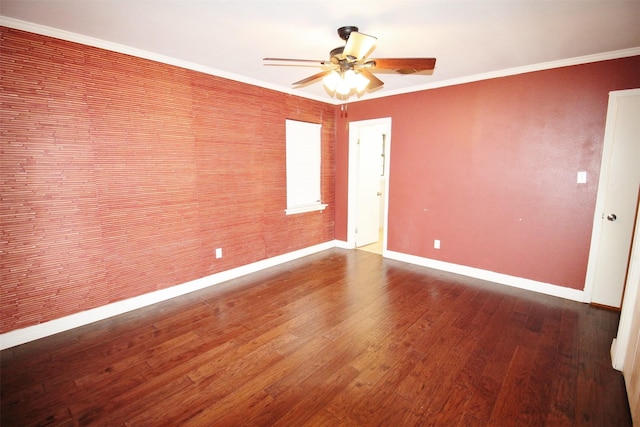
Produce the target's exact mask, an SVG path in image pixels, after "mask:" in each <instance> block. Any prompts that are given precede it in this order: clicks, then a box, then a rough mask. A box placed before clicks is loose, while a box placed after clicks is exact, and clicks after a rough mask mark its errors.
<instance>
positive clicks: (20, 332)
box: [0, 241, 336, 350]
mask: <svg viewBox="0 0 640 427" xmlns="http://www.w3.org/2000/svg"><path fill="white" fill-rule="evenodd" d="M334 247H336V242H335V241H329V242H325V243H321V244H318V245H315V246H310V247H308V248H304V249H300V250H297V251H294V252H289V253H287V254H283V255H278V256H275V257H273V258H268V259H264V260H261V261H257V262H254V263H252V264H247V265H243V266H241V267H237V268H233V269H231V270H226V271H222V272H220V273H215V274H212V275H210V276H207V277H202V278H200V279H196V280H192V281H190V282H186V283H182V284H180V285H176V286H172V287H170V288H166V289H160V290H158V291H154V292H149V293H147V294H144V295H140V296H137V297H133V298H129V299H126V300H123V301H118V302H114V303H111V304H107V305H103V306H100V307H96V308H92V309H90V310H86V311H82V312H79V313H74V314H71V315H69V316H65V317H62V318H59V319H55V320H51V321H49V322H45V323H41V324H39V325H33V326H29V327H26V328H22V329H16V330H13V331H10V332H6V333H4V334H1V335H0V350H5V349H7V348H10V347H15V346H17V345H20V344H24V343H27V342H30V341H35V340H37V339H40V338H44V337H47V336H50V335H54V334H57V333H60V332H64V331H68V330H70V329H74V328H77V327H80V326H84V325H88V324H90V323H93V322H97V321H100V320H104V319H107V318H109V317H113V316H117V315H119V314H122V313H126V312H129V311H132V310H136V309H139V308H142V307H146V306H149V305H152V304H156V303H159V302H162V301H166V300H169V299H171V298H175V297H178V296H181V295H185V294H188V293H190V292H194V291H197V290H200V289H204V288H207V287H209V286H213V285H217V284H219V283H222V282H226V281H227V280H232V279H235V278H238V277H241V276H244V275H246V274H250V273H255V272H257V271H260V270H264V269H266V268H270V267H274V266H276V265H279V264H283V263H285V262H289V261H293V260H295V259H298V258H302V257H305V256H307V255H311V254H314V253H317V252H321V251H324V250H327V249H331V248H334Z"/></svg>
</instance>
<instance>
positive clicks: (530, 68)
mask: <svg viewBox="0 0 640 427" xmlns="http://www.w3.org/2000/svg"><path fill="white" fill-rule="evenodd" d="M637 55H640V47H632V48H629V49H621V50H613V51H610V52H602V53H596V54H592V55H585V56H576V57H573V58H566V59H560V60H557V61H548V62H541V63H539V64H531V65H525V66H522V67H514V68H506V69H503V70H495V71H489V72H487V73H480V74H472V75H470V76H463V77H457V78H453V79H449V80H441V81H437V82H433V83H427V84H424V85H417V86H411V87H410V88H403V89H397V90H391V91H385V92H384V93H380V94H375V93H373V94H367V96H366V97H363V98H364V99H357V100H353V101H350V102H349V103H354V102H359V101H367V100H370V99H374V98H384V97H387V96H394V95H402V94H405V93H412V92H419V91H422V90H428V89H437V88H441V87H446V86H455V85H460V84H465V83H473V82H477V81H481V80H489V79H495V78H499V77H508V76H515V75H517V74H525V73H532V72H535V71H544V70H551V69H554V68H562V67H571V66H573V65H581V64H588V63H591V62H599V61H608V60H611V59H620V58H628V57H630V56H637ZM436 70H437V68H436Z"/></svg>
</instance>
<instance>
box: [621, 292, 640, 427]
mask: <svg viewBox="0 0 640 427" xmlns="http://www.w3.org/2000/svg"><path fill="white" fill-rule="evenodd" d="M636 286H637V284H636ZM635 307H636V312H635V313H634V317H633V320H632V325H631V331H632V332H631V333H632V334H633V335H632V336H631V337H630V340H629V346H628V347H627V354H626V357H625V359H624V368H623V369H622V373H623V375H624V382H625V384H626V387H627V397H628V399H629V407H630V408H631V417H632V418H633V423H634V425H640V292H637V293H636V301H635Z"/></svg>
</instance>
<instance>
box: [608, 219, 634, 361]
mask: <svg viewBox="0 0 640 427" xmlns="http://www.w3.org/2000/svg"><path fill="white" fill-rule="evenodd" d="M638 224H640V209H638V212H637V215H636V230H635V235H634V237H633V243H632V244H631V257H630V259H629V273H628V274H627V283H626V284H625V285H626V286H625V289H624V297H623V299H622V311H621V312H620V322H619V324H618V334H617V336H616V337H615V338H614V339H613V342H612V343H611V364H612V365H613V368H614V369H617V370H618V371H621V370H623V369H624V368H625V366H624V363H625V356H626V354H627V348H628V346H629V341H630V340H631V334H633V333H634V332H636V331H633V330H632V329H631V326H632V324H633V319H634V316H640V306H638V303H637V301H638V299H637V295H638V292H640V289H639V288H640V227H637V225H638ZM627 369H628V367H627Z"/></svg>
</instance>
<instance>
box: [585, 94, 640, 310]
mask: <svg viewBox="0 0 640 427" xmlns="http://www.w3.org/2000/svg"><path fill="white" fill-rule="evenodd" d="M639 116H640V89H632V90H622V91H614V92H610V93H609V105H608V109H607V120H606V126H605V135H604V146H603V151H602V165H601V169H600V181H599V184H598V195H597V198H596V209H595V215H594V221H593V232H592V237H591V249H590V252H589V263H588V266H587V278H586V283H585V295H586V296H587V298H589V301H590V302H591V303H592V304H595V305H600V306H606V307H611V308H620V306H621V304H622V295H623V292H624V284H625V278H626V275H627V269H628V266H629V254H630V250H631V240H632V235H633V230H634V226H635V225H636V220H635V219H636V208H637V203H636V200H637V199H636V197H637V194H638V186H639V185H640V168H638V164H640V138H639V135H640V122H639V121H638V117H639Z"/></svg>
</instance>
